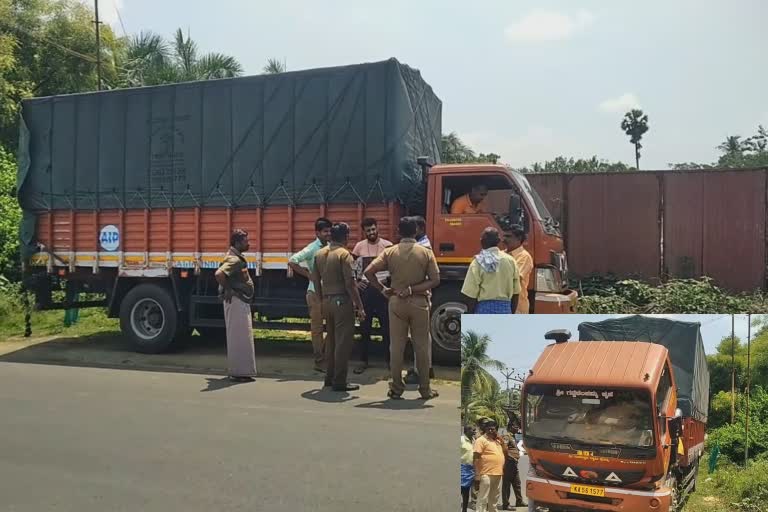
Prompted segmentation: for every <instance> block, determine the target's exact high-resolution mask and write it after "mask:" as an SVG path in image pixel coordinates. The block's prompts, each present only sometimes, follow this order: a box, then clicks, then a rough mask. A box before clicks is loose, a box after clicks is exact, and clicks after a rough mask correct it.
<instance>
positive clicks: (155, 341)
mask: <svg viewBox="0 0 768 512" xmlns="http://www.w3.org/2000/svg"><path fill="white" fill-rule="evenodd" d="M120 330H121V331H122V332H123V336H125V337H126V338H127V339H128V341H129V342H130V343H131V345H132V346H133V349H134V350H135V351H136V352H140V353H142V354H159V353H161V352H166V351H168V350H170V349H171V348H173V347H174V346H175V345H176V342H177V341H179V340H180V338H181V337H183V334H184V332H180V331H184V329H182V326H181V322H180V319H179V314H178V311H177V310H176V304H175V302H174V300H173V296H172V295H171V292H170V290H168V289H167V288H165V287H162V286H158V285H156V284H149V283H145V284H140V285H138V286H136V287H134V288H132V289H131V291H129V292H128V293H127V294H126V295H125V297H124V298H123V300H122V303H121V304H120Z"/></svg>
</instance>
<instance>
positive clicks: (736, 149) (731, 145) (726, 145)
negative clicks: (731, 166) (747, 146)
mask: <svg viewBox="0 0 768 512" xmlns="http://www.w3.org/2000/svg"><path fill="white" fill-rule="evenodd" d="M717 149H719V150H720V151H722V152H723V153H725V154H726V155H736V154H738V153H741V152H742V150H743V149H744V148H743V147H742V142H741V135H729V136H728V137H726V138H725V141H724V142H722V143H721V144H720V145H719V146H717Z"/></svg>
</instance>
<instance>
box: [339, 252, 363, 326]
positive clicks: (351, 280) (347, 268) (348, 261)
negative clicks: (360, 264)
mask: <svg viewBox="0 0 768 512" xmlns="http://www.w3.org/2000/svg"><path fill="white" fill-rule="evenodd" d="M341 265H342V267H341V268H342V274H343V276H344V286H345V287H346V289H347V293H348V294H349V296H350V297H352V304H354V305H355V312H356V313H357V318H358V320H360V321H361V322H362V321H363V320H365V309H364V308H363V301H362V300H360V292H359V291H358V290H357V285H356V283H355V276H354V274H353V273H352V255H351V254H349V253H347V255H346V257H345V258H343V260H342V264H341Z"/></svg>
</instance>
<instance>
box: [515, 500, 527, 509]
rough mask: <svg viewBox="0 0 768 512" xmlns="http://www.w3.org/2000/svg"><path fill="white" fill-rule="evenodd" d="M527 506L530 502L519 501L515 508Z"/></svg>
mask: <svg viewBox="0 0 768 512" xmlns="http://www.w3.org/2000/svg"><path fill="white" fill-rule="evenodd" d="M527 506H528V504H527V503H526V502H524V501H518V502H517V503H515V508H517V507H527Z"/></svg>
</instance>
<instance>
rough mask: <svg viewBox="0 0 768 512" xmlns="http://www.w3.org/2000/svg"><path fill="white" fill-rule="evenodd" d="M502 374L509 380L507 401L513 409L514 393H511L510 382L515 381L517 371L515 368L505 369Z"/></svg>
mask: <svg viewBox="0 0 768 512" xmlns="http://www.w3.org/2000/svg"><path fill="white" fill-rule="evenodd" d="M501 374H502V375H503V376H504V378H505V379H506V380H507V400H508V402H509V403H508V405H509V407H510V408H511V407H512V393H510V392H509V381H510V380H514V375H515V369H514V368H504V370H503V371H502V372H501Z"/></svg>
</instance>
